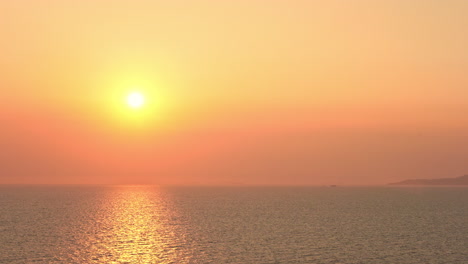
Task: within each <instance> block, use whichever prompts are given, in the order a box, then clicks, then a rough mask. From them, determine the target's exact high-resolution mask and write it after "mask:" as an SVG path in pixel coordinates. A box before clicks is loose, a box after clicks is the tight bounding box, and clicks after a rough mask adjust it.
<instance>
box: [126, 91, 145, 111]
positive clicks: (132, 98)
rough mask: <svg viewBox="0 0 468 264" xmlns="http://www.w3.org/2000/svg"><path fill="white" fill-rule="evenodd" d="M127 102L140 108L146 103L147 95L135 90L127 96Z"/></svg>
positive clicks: (132, 106) (133, 106)
mask: <svg viewBox="0 0 468 264" xmlns="http://www.w3.org/2000/svg"><path fill="white" fill-rule="evenodd" d="M127 104H128V105H129V106H130V107H131V108H140V107H142V106H143V105H144V104H145V97H144V96H143V94H141V93H139V92H133V93H131V94H129V95H128V96H127Z"/></svg>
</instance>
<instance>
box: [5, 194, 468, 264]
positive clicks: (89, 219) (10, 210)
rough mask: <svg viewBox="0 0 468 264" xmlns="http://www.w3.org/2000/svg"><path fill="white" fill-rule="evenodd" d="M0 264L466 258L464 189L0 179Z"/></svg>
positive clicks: (467, 220) (450, 260)
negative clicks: (19, 182)
mask: <svg viewBox="0 0 468 264" xmlns="http://www.w3.org/2000/svg"><path fill="white" fill-rule="evenodd" d="M0 263H468V188H448V187H447V188H390V187H389V188H386V187H372V188H371V187H367V188H361V187H359V188H358V187H338V188H327V187H294V188H293V187H156V186H86V187H84V186H78V187H77V186H40V187H39V186H0Z"/></svg>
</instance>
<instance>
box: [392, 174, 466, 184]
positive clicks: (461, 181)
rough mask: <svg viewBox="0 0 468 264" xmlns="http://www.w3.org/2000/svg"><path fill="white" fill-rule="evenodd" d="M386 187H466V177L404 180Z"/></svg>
mask: <svg viewBox="0 0 468 264" xmlns="http://www.w3.org/2000/svg"><path fill="white" fill-rule="evenodd" d="M388 185H397V186H468V175H464V176H460V177H457V178H441V179H412V180H404V181H400V182H395V183H389V184H388Z"/></svg>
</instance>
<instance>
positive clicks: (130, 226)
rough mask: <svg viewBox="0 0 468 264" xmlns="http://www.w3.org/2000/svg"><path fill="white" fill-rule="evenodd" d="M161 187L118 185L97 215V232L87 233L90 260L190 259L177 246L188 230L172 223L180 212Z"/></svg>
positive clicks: (181, 243) (162, 260)
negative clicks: (175, 208)
mask: <svg viewBox="0 0 468 264" xmlns="http://www.w3.org/2000/svg"><path fill="white" fill-rule="evenodd" d="M168 200H169V199H168V198H167V197H166V196H165V195H164V193H163V192H162V191H161V190H158V187H152V186H115V187H113V188H112V190H111V191H109V193H108V195H106V198H105V199H104V200H103V204H102V207H101V210H100V213H99V217H97V221H96V222H97V223H96V226H95V228H94V230H90V231H91V232H92V233H94V234H89V235H88V236H84V238H85V239H86V238H88V239H89V240H88V241H82V243H83V244H86V246H85V248H87V251H88V252H87V254H83V252H79V254H75V255H76V256H80V255H81V256H85V257H84V259H83V258H82V259H80V260H77V261H85V262H86V263H186V262H188V261H189V259H188V258H189V257H190V256H183V255H181V254H182V252H179V251H178V250H177V249H178V248H179V247H180V245H183V244H184V232H183V231H182V230H180V226H179V225H174V224H172V225H171V222H173V220H174V218H177V214H176V212H175V210H174V208H173V207H172V206H171V204H170V202H169V201H168ZM77 253H78V252H77Z"/></svg>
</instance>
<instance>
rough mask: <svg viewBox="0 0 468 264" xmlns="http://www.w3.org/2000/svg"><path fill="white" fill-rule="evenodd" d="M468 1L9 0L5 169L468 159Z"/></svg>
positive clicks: (441, 166)
mask: <svg viewBox="0 0 468 264" xmlns="http://www.w3.org/2000/svg"><path fill="white" fill-rule="evenodd" d="M467 14H468V1H466V0H444V1H442V0H387V1H384V0H355V1H349V0H341V1H338V0H329V1H313V0H270V1H267V0H237V1H234V0H232V1H231V0H225V1H221V0H197V1H196V0H185V1H182V0H170V1H169V0H166V1H156V0H146V1H144V0H132V1H130V0H112V1H111V0H81V1H76V0H48V1H37V0H2V1H0V73H1V74H0V125H1V127H0V184H1V183H135V184H138V183H154V184H294V185H296V184H319V185H322V184H382V183H387V182H392V181H398V180H401V179H406V178H437V177H455V176H459V175H462V174H465V173H468V160H467V159H468V114H467V113H468V73H467V70H468V49H467V47H468V16H467ZM136 89H137V90H139V91H141V92H142V93H144V94H145V97H146V98H145V99H146V105H145V106H144V107H143V108H141V109H138V110H135V109H130V108H129V107H128V106H127V105H126V104H125V97H126V95H127V94H128V93H130V92H131V91H134V90H136Z"/></svg>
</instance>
